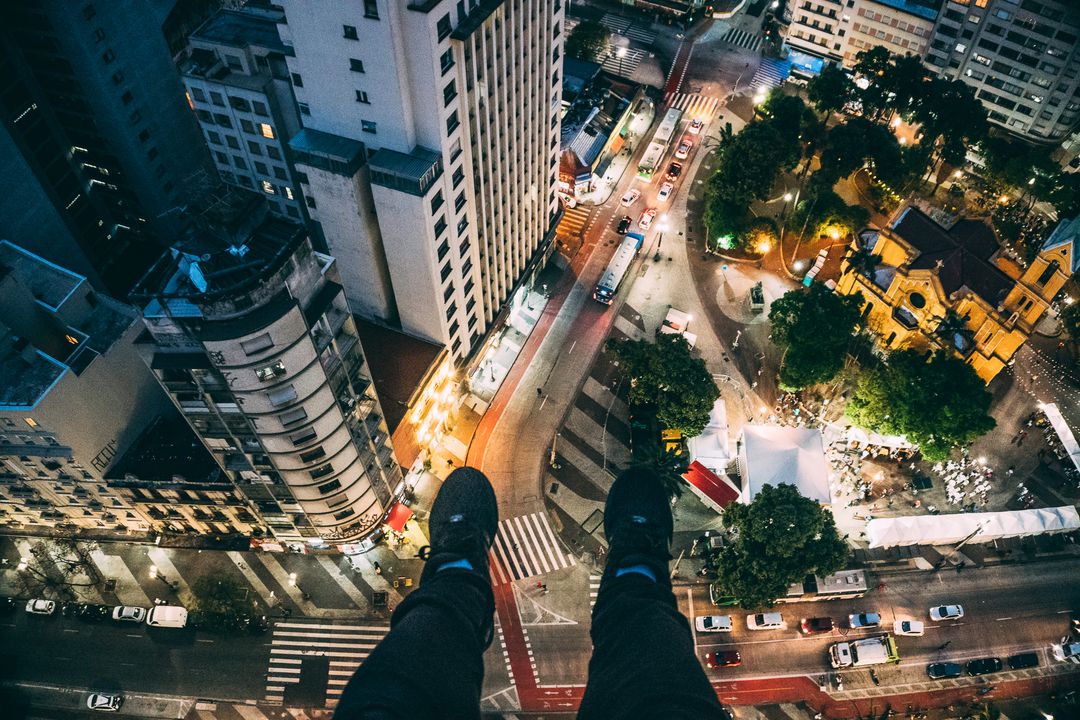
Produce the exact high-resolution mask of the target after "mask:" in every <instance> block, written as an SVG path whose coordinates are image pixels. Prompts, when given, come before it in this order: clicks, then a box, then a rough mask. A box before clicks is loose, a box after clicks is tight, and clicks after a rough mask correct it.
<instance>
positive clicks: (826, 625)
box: [799, 617, 836, 635]
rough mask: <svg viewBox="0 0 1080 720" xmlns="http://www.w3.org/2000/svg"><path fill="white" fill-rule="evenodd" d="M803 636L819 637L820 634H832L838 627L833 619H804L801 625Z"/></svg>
mask: <svg viewBox="0 0 1080 720" xmlns="http://www.w3.org/2000/svg"><path fill="white" fill-rule="evenodd" d="M799 627H800V629H801V630H802V631H803V635H817V634H818V633H827V632H832V631H833V628H834V627H836V623H834V622H833V619H832V618H831V617H815V618H803V619H802V622H801V623H799Z"/></svg>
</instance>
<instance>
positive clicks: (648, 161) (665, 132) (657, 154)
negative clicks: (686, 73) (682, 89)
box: [638, 108, 683, 180]
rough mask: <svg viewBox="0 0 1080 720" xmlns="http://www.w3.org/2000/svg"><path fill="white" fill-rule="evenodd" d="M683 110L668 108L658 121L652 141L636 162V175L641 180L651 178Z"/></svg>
mask: <svg viewBox="0 0 1080 720" xmlns="http://www.w3.org/2000/svg"><path fill="white" fill-rule="evenodd" d="M682 115H683V111H682V110H680V109H679V108H668V111H667V113H666V114H665V115H664V119H663V120H661V121H660V127H658V128H656V133H655V134H653V138H652V142H650V143H649V147H648V148H647V149H646V150H645V154H644V155H643V156H642V157H641V162H639V163H638V177H639V178H641V179H642V180H652V176H653V173H654V172H656V168H657V166H658V165H660V163H661V162H662V161H663V159H664V153H666V152H667V149H668V145H670V144H671V139H672V138H673V137H674V136H675V132H676V131H677V130H678V129H679V121H680V120H682Z"/></svg>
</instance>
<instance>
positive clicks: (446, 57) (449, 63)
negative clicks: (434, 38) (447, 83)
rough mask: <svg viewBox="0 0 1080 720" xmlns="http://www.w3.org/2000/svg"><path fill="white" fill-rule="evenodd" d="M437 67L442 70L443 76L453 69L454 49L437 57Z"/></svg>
mask: <svg viewBox="0 0 1080 720" xmlns="http://www.w3.org/2000/svg"><path fill="white" fill-rule="evenodd" d="M439 67H440V68H442V74H443V75H445V74H446V73H448V72H449V71H450V68H452V67H454V49H453V48H450V49H448V50H447V51H446V52H444V53H443V54H442V55H441V56H440V57H439Z"/></svg>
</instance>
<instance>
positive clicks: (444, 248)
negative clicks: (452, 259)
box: [438, 240, 450, 261]
mask: <svg viewBox="0 0 1080 720" xmlns="http://www.w3.org/2000/svg"><path fill="white" fill-rule="evenodd" d="M448 252H450V241H449V240H443V241H442V245H440V246H439V252H438V257H439V260H440V261H442V259H443V258H444V257H446V253H448Z"/></svg>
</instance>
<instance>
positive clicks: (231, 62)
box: [225, 54, 244, 70]
mask: <svg viewBox="0 0 1080 720" xmlns="http://www.w3.org/2000/svg"><path fill="white" fill-rule="evenodd" d="M225 64H226V65H228V66H229V69H230V70H243V69H244V63H242V62H240V58H238V57H237V56H236V55H229V54H226V55H225Z"/></svg>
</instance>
